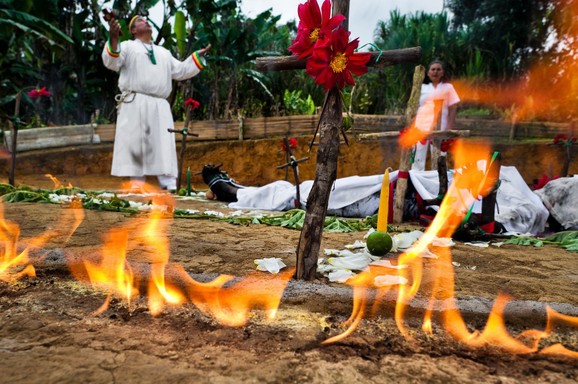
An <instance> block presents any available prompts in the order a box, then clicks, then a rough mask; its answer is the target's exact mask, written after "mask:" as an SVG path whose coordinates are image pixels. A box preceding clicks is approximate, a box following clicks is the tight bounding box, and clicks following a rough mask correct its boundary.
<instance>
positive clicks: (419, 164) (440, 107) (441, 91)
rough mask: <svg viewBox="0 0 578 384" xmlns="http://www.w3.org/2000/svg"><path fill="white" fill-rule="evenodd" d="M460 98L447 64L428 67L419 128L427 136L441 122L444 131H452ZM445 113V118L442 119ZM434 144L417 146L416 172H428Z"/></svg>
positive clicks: (427, 142) (416, 124) (415, 153)
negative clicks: (448, 75)
mask: <svg viewBox="0 0 578 384" xmlns="http://www.w3.org/2000/svg"><path fill="white" fill-rule="evenodd" d="M459 102H460V98H459V96H458V94H457V92H456V90H455V89H454V87H453V85H451V84H450V83H449V82H448V78H447V77H446V71H445V68H444V63H443V62H441V61H439V60H434V61H432V62H431V63H430V64H429V66H428V71H427V76H426V78H425V80H424V83H423V84H422V86H421V94H420V98H419V109H418V111H417V115H416V119H415V126H416V127H417V128H418V129H419V130H420V131H423V132H427V133H429V132H431V131H433V130H434V129H435V128H436V125H437V122H438V118H439V120H440V127H439V129H440V130H441V131H447V130H450V129H452V127H453V125H454V122H455V120H456V112H457V106H458V103H459ZM440 113H441V117H440ZM429 147H430V141H429V140H428V139H424V140H422V141H419V142H418V143H417V144H416V146H415V152H414V156H413V164H412V168H411V169H412V170H414V171H423V170H425V162H426V157H427V150H428V148H429Z"/></svg>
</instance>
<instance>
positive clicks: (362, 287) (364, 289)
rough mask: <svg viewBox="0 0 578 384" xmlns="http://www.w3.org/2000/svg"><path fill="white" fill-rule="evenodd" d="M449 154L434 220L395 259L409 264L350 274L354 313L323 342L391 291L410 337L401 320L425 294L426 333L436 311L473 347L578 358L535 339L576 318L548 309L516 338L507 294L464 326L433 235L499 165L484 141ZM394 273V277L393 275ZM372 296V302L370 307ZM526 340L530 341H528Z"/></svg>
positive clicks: (486, 188) (454, 223) (374, 310)
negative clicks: (473, 325)
mask: <svg viewBox="0 0 578 384" xmlns="http://www.w3.org/2000/svg"><path fill="white" fill-rule="evenodd" d="M453 155H454V162H455V173H454V180H453V182H452V184H451V186H450V188H449V190H448V193H447V194H446V196H445V198H444V200H443V202H442V203H441V205H440V209H439V211H438V213H437V215H436V217H435V219H434V221H433V222H432V223H431V225H430V226H429V228H428V229H427V231H426V232H425V233H424V235H423V236H422V237H421V238H420V240H419V241H418V242H417V243H416V244H414V245H413V246H412V248H410V249H409V250H408V251H407V252H405V253H403V254H402V255H401V256H400V257H399V258H398V264H399V265H406V266H408V268H405V269H403V268H402V269H397V270H395V272H392V271H393V270H391V269H385V268H376V267H373V266H371V267H370V268H369V270H367V271H364V272H363V273H361V274H359V275H357V276H355V277H354V278H352V279H350V280H349V281H348V284H350V285H351V286H352V287H353V290H354V302H353V310H352V314H351V316H350V318H349V319H348V320H347V321H346V322H345V324H344V326H345V327H347V329H346V330H345V331H344V332H343V333H341V334H339V335H337V336H334V337H332V338H330V339H328V340H326V341H325V342H324V343H333V342H336V341H339V340H341V339H343V338H344V337H346V336H348V335H350V334H351V333H352V332H353V331H354V330H355V328H356V327H357V326H358V324H359V323H360V321H361V320H362V319H363V318H364V317H366V316H375V315H376V314H378V309H379V306H380V305H382V303H383V300H384V299H385V298H386V296H389V295H391V294H393V295H394V296H395V298H396V301H395V314H394V316H395V321H396V324H397V327H398V329H399V330H400V332H401V333H402V334H403V335H404V336H405V337H406V338H407V339H409V340H412V337H411V335H410V332H409V330H408V328H407V325H406V321H405V314H406V311H407V306H408V305H409V304H410V303H411V302H412V301H413V300H414V299H423V298H424V297H427V305H426V307H425V310H424V319H423V323H422V331H423V332H425V333H428V334H432V333H433V325H434V320H435V319H434V315H435V314H438V315H437V317H436V319H438V318H439V321H440V326H441V328H442V329H443V330H444V331H445V332H446V333H447V334H448V335H449V336H451V337H453V338H454V339H456V340H457V341H459V342H460V343H463V344H464V345H467V346H469V347H471V348H480V347H486V346H489V347H493V348H496V349H499V350H502V351H505V352H508V353H512V354H529V353H535V352H539V353H541V354H556V355H564V356H570V357H578V352H575V351H570V350H568V349H566V348H564V347H563V346H561V345H553V346H551V347H547V348H544V349H542V350H539V348H538V342H539V341H540V340H542V339H543V338H545V337H547V336H548V335H549V334H551V333H552V331H553V329H554V328H555V326H556V325H557V324H564V325H569V326H574V327H578V318H574V317H570V316H565V315H561V314H558V313H556V312H555V311H553V310H552V309H550V308H548V311H547V315H548V325H547V326H546V329H545V330H544V331H537V330H533V331H529V332H524V333H523V334H521V335H519V337H517V338H516V337H513V336H512V335H510V334H509V332H508V330H507V329H506V326H505V322H504V309H505V307H506V305H507V303H508V301H509V300H510V298H509V297H508V296H507V295H505V294H500V295H499V296H498V298H497V299H496V301H495V303H494V307H493V309H492V311H491V313H490V315H489V317H488V321H487V324H486V326H485V328H484V329H483V330H482V331H481V332H480V331H474V332H471V331H469V330H468V328H467V326H466V323H465V321H464V319H463V317H462V315H461V313H460V311H459V309H458V305H457V302H456V299H455V292H454V283H455V282H454V271H453V266H452V258H451V254H450V251H449V248H448V247H439V246H438V247H433V246H432V245H431V244H432V242H433V241H434V239H436V238H447V237H451V235H452V234H453V233H454V232H455V230H456V229H457V228H458V226H459V225H460V224H461V223H462V220H463V219H464V217H465V216H466V214H467V213H468V211H469V210H470V207H471V206H472V204H473V203H474V202H475V201H476V200H478V199H480V198H483V197H484V196H485V195H486V194H487V193H489V192H490V191H491V189H492V188H493V186H494V184H495V183H496V182H497V180H498V167H496V166H494V164H495V163H494V161H493V159H494V157H493V156H492V157H490V150H489V147H488V146H487V145H471V144H468V145H466V144H465V143H464V142H463V141H458V142H456V145H455V147H454V151H453ZM428 250H431V251H433V253H434V254H435V255H436V256H437V259H423V258H422V257H421V255H422V254H424V253H425V252H427V251H428ZM424 260H426V261H424ZM426 268H427V272H425V271H426ZM395 273H396V274H395ZM426 273H427V275H426ZM384 275H385V276H386V277H388V280H389V281H392V284H391V285H387V286H382V284H379V281H380V280H378V279H380V278H381V277H382V276H384ZM396 276H397V278H398V281H396V280H395V279H393V278H394V277H396ZM424 276H427V284H424ZM406 282H407V283H406ZM371 298H373V305H372V306H371V307H370V304H369V303H370V299H371ZM528 339H530V340H531V341H533V342H531V343H530V345H528Z"/></svg>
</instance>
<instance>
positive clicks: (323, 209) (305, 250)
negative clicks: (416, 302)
mask: <svg viewBox="0 0 578 384" xmlns="http://www.w3.org/2000/svg"><path fill="white" fill-rule="evenodd" d="M332 14H333V15H337V14H341V15H343V16H345V17H346V19H345V21H344V22H343V24H342V26H343V27H344V28H345V29H348V22H347V18H348V17H349V0H333V10H332ZM420 58H421V48H419V47H416V48H408V49H398V50H393V51H385V52H382V53H380V52H372V53H371V59H370V62H369V63H368V66H375V67H385V66H389V65H395V64H401V63H415V62H417V61H419V60H420ZM305 62H306V61H305V60H299V59H298V58H297V57H296V56H283V57H260V58H257V65H256V66H257V69H258V70H260V71H280V70H291V69H305ZM342 125H343V108H342V105H341V97H340V94H339V89H338V88H337V87H333V88H332V89H331V90H329V92H327V94H326V96H325V102H324V107H323V110H322V111H321V116H320V118H319V149H318V151H317V165H316V171H315V180H314V182H313V187H312V188H311V192H310V193H309V197H308V199H307V207H306V214H305V220H304V223H303V229H302V230H301V236H300V237H299V244H298V245H297V263H296V264H297V265H296V272H295V278H297V279H304V280H313V279H315V275H316V273H317V259H318V257H319V249H320V247H321V237H322V234H323V225H324V224H325V216H326V214H327V206H328V203H329V194H330V192H331V189H332V187H333V184H334V182H335V179H336V178H337V158H338V155H339V134H340V132H341V127H342Z"/></svg>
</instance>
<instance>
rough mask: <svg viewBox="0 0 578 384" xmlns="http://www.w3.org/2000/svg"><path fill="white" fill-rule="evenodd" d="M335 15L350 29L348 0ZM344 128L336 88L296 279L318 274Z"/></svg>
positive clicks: (328, 102)
mask: <svg viewBox="0 0 578 384" xmlns="http://www.w3.org/2000/svg"><path fill="white" fill-rule="evenodd" d="M332 14H333V15H334V16H335V15H337V14H341V15H343V16H345V21H344V22H343V24H342V25H343V27H344V28H345V29H347V19H348V18H349V0H334V1H333V10H332ZM342 126H343V106H342V104H341V95H340V91H339V89H338V88H336V87H333V88H332V89H331V90H330V91H329V92H327V95H325V103H324V107H323V111H321V116H320V117H319V149H318V150H317V165H316V168H315V180H314V181H313V186H312V187H311V191H310V192H309V196H308V198H307V208H306V213H305V219H304V222H303V228H302V229H301V235H300V236H299V243H298V244H297V263H296V264H297V265H296V267H297V268H296V270H295V278H297V279H301V280H313V279H315V275H316V273H317V259H318V258H319V248H320V247H321V237H322V235H323V227H324V225H325V216H326V215H327V206H328V204H329V195H330V193H331V188H332V187H333V183H335V179H336V178H337V158H338V156H339V133H340V132H341V128H342Z"/></svg>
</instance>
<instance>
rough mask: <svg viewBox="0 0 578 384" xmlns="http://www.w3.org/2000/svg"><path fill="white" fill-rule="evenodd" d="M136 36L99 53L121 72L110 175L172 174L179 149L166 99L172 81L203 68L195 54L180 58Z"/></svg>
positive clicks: (173, 175)
mask: <svg viewBox="0 0 578 384" xmlns="http://www.w3.org/2000/svg"><path fill="white" fill-rule="evenodd" d="M150 49H151V46H150V45H148V44H147V45H146V46H145V44H144V43H143V42H141V41H140V40H130V41H124V42H122V43H120V45H119V51H117V52H115V51H113V50H112V49H111V48H110V46H109V44H107V45H106V47H105V49H104V50H103V52H102V60H103V62H104V65H105V66H106V67H107V68H109V69H111V70H113V71H116V72H119V79H118V87H119V89H120V91H121V92H123V93H124V94H125V95H126V97H125V98H124V101H123V102H122V103H120V104H119V109H118V116H117V122H116V134H115V139H114V152H113V159H112V170H111V174H112V175H113V176H130V177H143V176H147V175H151V176H170V177H176V176H177V173H178V168H177V153H176V145H175V134H174V133H171V132H168V131H167V129H173V128H174V124H173V116H172V113H171V106H170V105H169V103H168V101H167V100H166V99H167V98H168V97H169V95H170V93H171V91H172V81H173V80H186V79H188V78H191V77H193V76H195V75H196V74H198V73H199V72H200V71H201V69H203V68H204V60H203V58H202V57H200V56H199V55H198V54H197V53H196V52H195V53H194V54H193V55H191V56H189V57H188V58H186V59H185V60H183V61H179V60H177V59H175V58H174V57H173V55H172V54H171V53H170V52H169V51H168V50H167V49H165V48H163V47H160V46H157V45H154V46H153V47H152V50H153V52H154V58H155V60H156V64H153V63H152V62H151V58H150V56H149V51H150Z"/></svg>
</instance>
